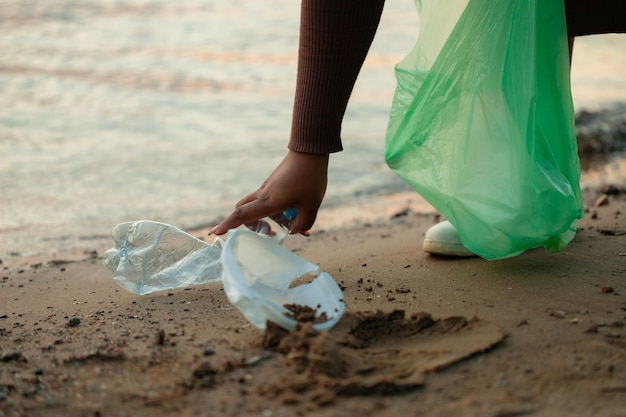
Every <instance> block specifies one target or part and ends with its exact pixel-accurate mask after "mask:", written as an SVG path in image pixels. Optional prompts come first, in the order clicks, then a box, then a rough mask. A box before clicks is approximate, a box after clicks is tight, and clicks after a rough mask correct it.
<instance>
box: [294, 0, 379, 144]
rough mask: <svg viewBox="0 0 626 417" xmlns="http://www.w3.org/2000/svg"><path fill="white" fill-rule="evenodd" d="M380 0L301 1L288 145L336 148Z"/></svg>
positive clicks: (376, 25)
mask: <svg viewBox="0 0 626 417" xmlns="http://www.w3.org/2000/svg"><path fill="white" fill-rule="evenodd" d="M383 6H384V0H302V10H301V17H300V19H301V20H300V42H299V52H298V76H297V84H296V94H295V100H294V109H293V120H292V126H291V137H290V141H289V149H291V150H292V151H296V152H305V153H331V152H338V151H340V150H342V149H343V148H342V144H341V123H342V120H343V116H344V113H345V111H346V107H347V105H348V100H349V98H350V95H351V93H352V89H353V88H354V83H355V82H356V79H357V76H358V74H359V71H360V70H361V67H362V65H363V61H364V60H365V57H366V55H367V52H368V50H369V48H370V45H371V43H372V40H373V39H374V35H375V33H376V30H377V28H378V23H379V21H380V16H381V14H382V10H383Z"/></svg>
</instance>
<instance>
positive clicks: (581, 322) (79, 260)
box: [0, 187, 626, 417]
mask: <svg viewBox="0 0 626 417" xmlns="http://www.w3.org/2000/svg"><path fill="white" fill-rule="evenodd" d="M584 197H585V207H586V217H585V219H584V220H583V221H581V223H580V225H579V232H578V234H577V236H576V238H575V240H574V241H573V242H572V243H571V244H570V245H569V247H568V248H567V249H566V250H564V251H562V252H560V253H549V252H547V251H545V250H543V249H538V250H532V251H529V252H527V253H525V254H523V255H521V256H518V257H515V258H512V259H508V260H502V261H495V262H489V261H485V260H482V259H479V258H466V259H457V260H449V259H442V258H437V257H433V256H429V255H426V254H424V253H423V252H422V251H421V242H422V239H423V235H424V232H425V231H426V230H427V229H428V227H430V226H431V225H433V224H434V223H435V222H437V221H438V220H439V218H438V216H437V214H436V213H435V212H434V211H432V210H430V211H429V210H427V209H424V208H423V207H422V208H421V209H420V211H419V212H418V211H416V210H417V209H418V207H420V202H419V201H418V200H411V199H410V198H409V197H408V196H396V198H395V200H394V201H393V202H389V201H387V202H386V201H383V200H382V199H381V200H379V201H378V203H377V204H378V205H379V206H381V207H382V206H392V205H394V206H395V212H388V213H385V212H384V211H379V213H385V214H382V215H380V216H379V217H378V218H370V219H365V220H363V221H362V222H360V223H359V224H354V225H352V226H350V227H334V226H333V225H331V224H330V223H327V225H328V227H327V228H321V227H320V228H318V229H317V230H316V231H315V233H314V234H313V236H311V237H310V238H305V237H302V236H294V237H291V238H289V239H288V240H287V241H286V243H285V246H286V247H288V248H289V249H291V250H293V251H294V252H295V253H297V254H298V255H299V256H301V257H303V258H305V259H307V260H310V261H312V262H314V263H318V264H319V265H320V267H321V269H322V270H324V271H326V272H328V273H330V274H331V275H332V276H333V277H334V278H335V280H336V281H337V283H339V284H340V286H341V288H342V290H343V292H344V296H345V301H346V305H347V311H346V314H345V315H344V316H343V318H342V319H341V321H340V322H339V324H338V325H337V326H336V327H335V328H334V329H333V330H332V331H331V332H329V333H323V334H319V333H317V332H316V331H314V330H313V329H312V328H311V327H310V324H306V323H304V324H302V326H301V327H300V328H299V329H298V330H296V331H294V332H292V333H290V334H286V333H284V332H280V331H278V330H276V329H270V330H268V331H266V332H263V331H260V330H257V329H256V328H254V327H252V326H251V325H250V324H249V323H248V322H247V321H246V319H245V318H244V317H243V316H242V314H241V313H240V312H239V311H238V310H237V309H235V308H233V307H232V306H231V305H229V302H228V299H227V298H226V296H225V294H224V291H223V288H222V285H221V284H212V285H204V286H197V287H193V288H188V289H180V290H175V291H171V292H167V291H166V292H161V293H154V294H151V295H147V296H141V297H140V296H136V295H133V294H130V293H127V292H125V291H123V290H122V289H120V288H119V287H118V286H117V285H116V284H115V282H114V281H113V279H112V278H111V276H110V275H109V274H108V272H107V271H106V270H105V269H104V268H103V266H102V265H101V259H100V256H101V255H102V251H103V250H104V249H105V248H94V250H93V251H90V252H85V253H83V254H79V255H77V254H73V255H71V256H70V255H67V257H64V256H63V255H57V256H55V257H54V258H49V259H39V260H33V259H22V260H20V261H19V262H15V263H13V264H11V265H7V264H5V265H3V271H2V280H1V283H0V287H1V290H2V303H1V306H0V415H2V416H6V417H14V416H102V417H105V416H157V417H158V416H296V415H310V416H354V415H359V414H361V415H370V416H397V415H415V416H417V415H419V416H489V417H504V416H546V417H547V416H581V417H582V416H596V417H599V416H607V417H617V416H624V415H626V343H625V337H626V330H625V329H624V326H625V324H626V282H625V281H624V277H625V276H626V215H625V212H626V194H625V193H624V190H623V189H619V187H604V188H591V189H589V188H588V189H585V190H584ZM391 203H393V204H391ZM324 215H327V216H328V217H329V218H333V217H334V218H336V217H337V216H333V215H330V214H329V213H322V215H321V216H320V224H324ZM194 234H196V235H197V236H199V237H202V236H206V231H205V230H201V231H196V232H194Z"/></svg>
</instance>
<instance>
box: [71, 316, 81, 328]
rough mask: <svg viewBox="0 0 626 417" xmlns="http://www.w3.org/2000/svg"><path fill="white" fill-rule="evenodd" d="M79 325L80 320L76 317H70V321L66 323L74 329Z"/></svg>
mask: <svg viewBox="0 0 626 417" xmlns="http://www.w3.org/2000/svg"><path fill="white" fill-rule="evenodd" d="M79 324H80V319H79V318H78V317H72V318H71V319H70V321H69V322H68V325H69V326H70V327H76V326H78V325H79Z"/></svg>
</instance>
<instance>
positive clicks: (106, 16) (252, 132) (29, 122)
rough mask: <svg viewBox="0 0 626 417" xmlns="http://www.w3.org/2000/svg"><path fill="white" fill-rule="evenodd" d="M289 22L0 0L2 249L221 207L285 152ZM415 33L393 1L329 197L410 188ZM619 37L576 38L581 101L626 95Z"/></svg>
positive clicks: (147, 1) (293, 45) (274, 16)
mask: <svg viewBox="0 0 626 417" xmlns="http://www.w3.org/2000/svg"><path fill="white" fill-rule="evenodd" d="M298 19H299V2H298V1H294V0H264V1H262V2H261V1H254V0H240V1H237V2H224V1H211V0H186V1H184V2H180V3H176V2H171V1H165V0H115V1H114V0H109V1H89V0H30V1H27V0H0V27H1V28H2V29H1V30H0V108H1V109H2V111H0V156H1V159H0V161H1V162H0V196H1V197H0V198H1V203H0V204H1V206H0V207H1V211H0V259H4V260H7V259H11V258H15V257H18V256H29V255H34V254H41V253H55V252H60V251H66V250H72V249H82V248H94V247H96V248H101V247H106V246H107V245H109V243H110V241H111V240H110V237H109V235H110V230H111V228H112V227H113V226H115V225H116V224H118V223H121V222H124V221H132V220H139V219H151V220H156V221H161V222H165V223H169V224H173V225H176V226H177V227H179V228H181V229H191V228H196V227H199V226H203V225H206V224H208V223H210V222H211V221H212V220H213V219H215V218H216V217H219V216H222V215H224V214H226V213H228V212H229V210H230V209H231V207H232V206H233V205H234V203H235V202H236V201H237V200H238V199H239V198H241V197H242V196H243V195H245V194H247V193H249V192H251V191H253V190H254V189H256V188H257V187H258V186H259V185H260V183H261V181H262V180H263V179H264V178H266V177H267V175H268V174H269V173H270V172H271V170H272V169H273V167H274V166H275V165H276V164H277V163H278V162H279V161H280V159H281V158H282V156H283V154H284V152H285V150H286V141H287V138H288V135H289V128H290V118H291V104H292V100H293V91H294V86H295V76H296V53H297V39H298V25H299V22H298ZM417 29H418V28H417V15H416V13H415V11H414V6H413V2H412V1H411V0H395V1H388V4H387V6H386V9H385V12H384V14H383V19H382V22H381V26H380V29H379V31H378V34H377V37H376V39H375V41H374V44H373V45H372V49H371V53H370V55H369V57H368V60H367V62H366V64H365V66H364V69H363V71H362V73H361V76H360V78H359V80H358V82H357V85H356V87H355V91H354V94H353V98H352V101H351V103H350V105H349V108H348V112H347V115H346V119H345V123H344V127H343V137H344V146H345V148H346V151H345V152H342V153H340V154H337V155H333V157H332V158H331V171H330V183H329V189H328V193H327V199H326V202H325V206H330V205H333V204H341V203H342V202H344V201H347V200H348V199H350V198H352V197H353V196H355V195H361V194H366V195H367V194H372V193H377V192H381V190H383V191H384V192H387V193H388V192H394V191H399V190H405V189H406V188H405V187H404V185H403V184H402V183H401V182H400V181H399V180H398V179H397V178H396V177H395V176H394V175H393V174H392V173H391V172H390V171H389V170H388V169H387V168H386V166H385V165H384V162H383V160H382V154H383V146H384V132H385V128H386V122H387V116H388V110H389V105H390V102H391V99H392V95H393V89H394V87H395V80H394V76H393V66H394V64H395V63H396V62H398V61H399V60H400V59H401V58H402V57H403V56H404V55H405V54H406V53H407V52H408V51H409V50H410V48H411V47H412V45H413V43H414V41H415V38H416V36H417ZM625 38H626V37H620V36H601V37H593V38H587V39H581V40H580V41H577V42H578V43H577V45H576V47H577V53H578V52H580V55H581V58H580V59H579V58H577V57H576V55H575V58H576V59H578V61H577V60H576V59H575V66H574V71H573V73H572V79H573V89H574V98H575V100H576V104H577V107H582V106H601V105H603V104H604V103H610V102H613V101H616V100H623V98H624V97H626V77H625V76H624V75H626V74H625V72H624V68H626V62H625V61H626V58H625V55H626V54H624V51H625V50H626V42H625V40H626V39H625ZM583 56H584V59H583V58H582V57H583ZM577 64H578V66H577Z"/></svg>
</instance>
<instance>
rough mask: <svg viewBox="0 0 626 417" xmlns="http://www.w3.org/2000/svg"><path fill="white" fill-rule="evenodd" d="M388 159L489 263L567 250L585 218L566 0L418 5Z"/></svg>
mask: <svg viewBox="0 0 626 417" xmlns="http://www.w3.org/2000/svg"><path fill="white" fill-rule="evenodd" d="M416 5H417V9H418V14H419V17H420V36H419V39H418V41H417V44H416V45H415V47H414V49H413V50H412V51H411V53H410V54H409V55H408V56H407V57H406V58H405V59H404V60H403V61H402V62H400V63H399V64H398V65H397V66H396V77H397V81H398V84H397V88H396V92H395V96H394V101H393V105H392V109H391V115H390V120H389V126H388V129H387V141H386V149H385V159H386V161H387V164H388V165H389V166H390V168H391V169H392V170H393V171H395V172H396V173H397V174H398V175H399V176H400V177H402V178H403V179H404V180H405V181H407V182H408V183H409V184H410V185H411V186H412V187H413V188H414V189H415V190H416V191H417V192H418V193H420V194H421V195H422V196H423V197H424V198H425V199H426V200H427V201H428V202H429V203H430V204H432V206H433V207H435V208H436V209H437V210H439V211H440V212H441V213H442V214H443V215H444V216H445V217H446V218H447V219H448V220H449V221H450V222H451V223H452V224H453V225H454V226H455V227H456V228H457V230H458V232H459V235H460V238H461V241H462V242H463V244H464V245H465V246H466V247H468V248H469V249H470V250H472V251H473V252H474V253H476V254H477V255H479V256H481V257H483V258H486V259H500V258H506V257H510V256H514V255H518V254H520V253H522V252H524V251H525V250H528V249H530V248H535V247H541V246H543V247H545V248H546V249H548V250H550V251H558V250H561V249H563V248H564V247H565V246H566V245H567V244H568V243H569V242H570V241H571V240H572V239H573V237H574V234H575V232H576V225H577V219H580V218H582V213H583V210H582V198H581V194H580V186H579V177H580V164H579V160H578V153H577V149H576V138H575V129H574V111H573V104H572V98H571V91H570V84H569V58H568V47H567V34H566V27H565V12H564V5H563V0H416Z"/></svg>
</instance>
